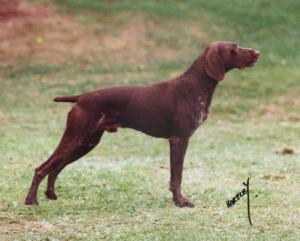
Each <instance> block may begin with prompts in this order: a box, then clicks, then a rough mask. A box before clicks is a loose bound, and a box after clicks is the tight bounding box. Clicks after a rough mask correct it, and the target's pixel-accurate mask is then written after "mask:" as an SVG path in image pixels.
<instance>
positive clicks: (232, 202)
mask: <svg viewBox="0 0 300 241" xmlns="http://www.w3.org/2000/svg"><path fill="white" fill-rule="evenodd" d="M243 184H244V185H245V187H244V188H243V189H242V191H240V192H238V193H237V194H236V195H235V196H234V197H233V198H232V199H229V200H227V201H226V205H227V207H228V208H231V207H233V206H234V205H235V204H236V203H237V202H238V201H239V200H240V198H242V197H243V196H244V195H247V212H248V220H249V223H250V225H252V221H251V215H250V188H249V177H248V179H247V182H246V183H245V182H243Z"/></svg>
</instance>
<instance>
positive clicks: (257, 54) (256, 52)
mask: <svg viewBox="0 0 300 241" xmlns="http://www.w3.org/2000/svg"><path fill="white" fill-rule="evenodd" d="M253 53H254V56H255V57H256V58H258V57H259V55H260V52H259V51H258V50H254V51H253Z"/></svg>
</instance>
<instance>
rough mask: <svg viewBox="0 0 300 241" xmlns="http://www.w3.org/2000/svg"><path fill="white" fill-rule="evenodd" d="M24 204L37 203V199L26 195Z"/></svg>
mask: <svg viewBox="0 0 300 241" xmlns="http://www.w3.org/2000/svg"><path fill="white" fill-rule="evenodd" d="M25 204H26V205H39V203H38V201H37V200H36V198H31V197H27V198H26V200H25Z"/></svg>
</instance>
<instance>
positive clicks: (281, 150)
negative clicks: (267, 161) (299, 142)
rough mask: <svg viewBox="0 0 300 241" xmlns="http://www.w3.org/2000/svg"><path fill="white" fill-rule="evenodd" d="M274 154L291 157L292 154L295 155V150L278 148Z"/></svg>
mask: <svg viewBox="0 0 300 241" xmlns="http://www.w3.org/2000/svg"><path fill="white" fill-rule="evenodd" d="M276 153H277V154H285V155H286V154H289V155H292V154H296V152H295V150H294V149H293V148H291V147H282V148H279V149H278V150H276Z"/></svg>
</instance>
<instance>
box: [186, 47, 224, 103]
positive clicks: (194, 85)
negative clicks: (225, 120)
mask: <svg viewBox="0 0 300 241" xmlns="http://www.w3.org/2000/svg"><path fill="white" fill-rule="evenodd" d="M205 54H206V53H205V52H204V53H203V54H202V55H200V56H199V58H197V59H196V60H195V61H194V62H193V64H192V65H191V66H190V67H189V68H188V69H187V70H186V71H185V72H184V73H183V74H182V76H181V77H180V78H181V79H183V80H184V81H185V82H186V86H187V87H188V89H189V90H188V91H189V93H190V94H191V95H193V96H194V97H195V98H197V99H199V98H203V97H205V96H208V98H209V103H208V104H210V101H211V98H212V96H213V93H214V91H215V89H216V87H217V85H218V83H219V81H218V80H216V79H213V78H212V77H210V76H209V75H208V74H207V73H206V70H205V58H204V56H205Z"/></svg>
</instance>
